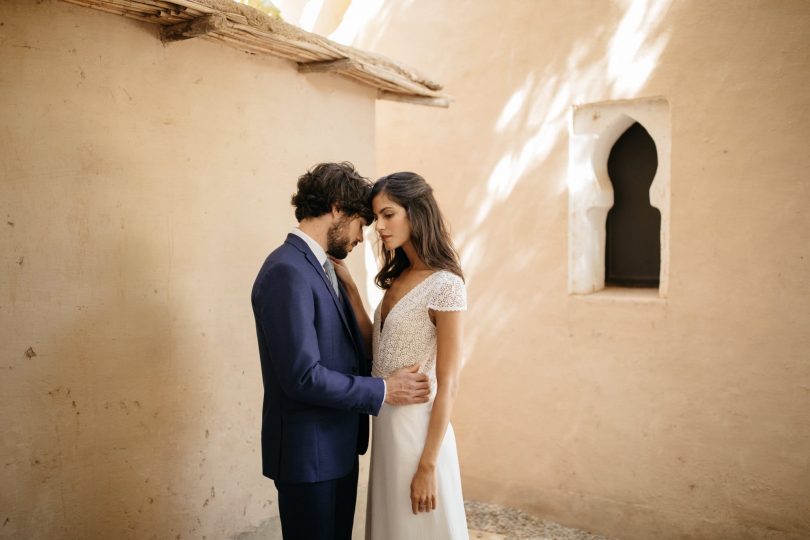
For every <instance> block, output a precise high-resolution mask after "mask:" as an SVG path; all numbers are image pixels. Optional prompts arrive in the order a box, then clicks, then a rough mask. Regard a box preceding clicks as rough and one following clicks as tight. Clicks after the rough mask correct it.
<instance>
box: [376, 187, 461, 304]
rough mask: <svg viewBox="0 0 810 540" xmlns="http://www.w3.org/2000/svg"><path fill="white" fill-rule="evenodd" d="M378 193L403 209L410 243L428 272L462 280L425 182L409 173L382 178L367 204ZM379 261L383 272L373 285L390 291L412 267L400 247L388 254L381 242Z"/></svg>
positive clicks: (453, 249)
mask: <svg viewBox="0 0 810 540" xmlns="http://www.w3.org/2000/svg"><path fill="white" fill-rule="evenodd" d="M381 193H385V194H386V195H387V196H388V198H390V199H391V200H392V201H394V202H395V203H397V204H399V205H400V206H402V207H404V208H405V212H406V213H407V216H408V220H409V221H410V224H411V243H412V244H413V247H414V248H415V249H416V254H417V255H418V256H419V258H420V259H422V262H424V263H425V264H426V265H427V266H429V267H430V268H435V269H436V270H447V271H449V272H452V273H454V274H456V275H457V276H458V277H460V278H461V279H464V274H463V273H462V271H461V265H460V264H459V260H458V253H457V252H456V249H455V248H454V247H453V242H452V240H451V239H450V234H449V233H448V232H447V227H445V225H444V218H443V217H442V213H441V211H440V210H439V205H438V204H436V199H435V198H434V197H433V188H431V187H430V186H429V185H428V183H427V182H426V181H425V179H424V178H422V177H421V176H419V175H418V174H416V173H412V172H397V173H394V174H389V175H388V176H383V177H382V178H380V179H379V180H377V181H376V182H375V183H374V187H373V188H372V189H371V196H370V198H369V204H370V203H371V201H372V200H374V197H376V196H377V195H379V194H381ZM380 259H381V260H382V268H381V269H380V271H379V272H378V273H377V276H376V277H375V278H374V282H375V283H376V284H377V286H378V287H381V288H383V289H388V288H389V287H391V284H392V283H393V281H394V279H396V278H397V277H398V276H399V275H400V274H401V273H402V271H403V270H405V268H407V267H408V266H410V264H411V262H410V261H409V260H408V256H407V255H405V251H404V250H403V249H402V248H401V247H398V248H396V249H395V250H393V251H389V250H386V249H385V246H384V244H383V243H382V242H380Z"/></svg>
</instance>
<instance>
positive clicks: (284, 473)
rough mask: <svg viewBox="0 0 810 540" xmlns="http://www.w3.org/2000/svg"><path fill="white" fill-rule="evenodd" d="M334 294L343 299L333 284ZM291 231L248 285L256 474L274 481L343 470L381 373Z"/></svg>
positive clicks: (377, 401)
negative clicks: (259, 392) (255, 352)
mask: <svg viewBox="0 0 810 540" xmlns="http://www.w3.org/2000/svg"><path fill="white" fill-rule="evenodd" d="M341 294H342V298H346V295H345V291H343V289H342V288H341ZM342 298H341V297H339V296H338V295H336V294H335V291H334V289H333V288H332V285H331V283H330V282H329V278H328V277H327V275H326V273H325V272H324V270H323V267H322V266H321V265H320V264H319V263H318V260H317V259H316V257H315V255H314V254H313V253H312V250H310V249H309V247H308V246H307V245H306V242H304V241H303V240H302V239H301V238H299V237H298V236H296V235H294V234H290V235H288V236H287V239H286V241H285V242H284V244H282V245H281V246H280V247H279V248H278V249H276V250H275V251H273V252H272V253H271V254H270V255H269V256H268V257H267V259H266V260H265V261H264V264H263V265H262V268H261V270H260V271H259V275H258V276H257V277H256V281H255V283H254V284H253V292H252V294H251V303H252V304H253V315H254V318H255V320H256V334H257V337H258V341H259V357H260V359H261V367H262V381H263V382H264V402H263V406H262V471H263V474H264V475H265V476H267V477H269V478H272V479H274V480H277V481H281V482H289V483H303V482H322V481H325V480H333V479H335V478H340V477H342V476H346V475H347V474H349V473H350V472H351V470H352V467H353V466H354V463H355V461H356V459H357V455H358V454H362V453H365V451H366V449H367V448H368V424H369V419H368V415H369V414H373V415H376V414H377V413H379V410H380V407H381V406H382V402H383V399H384V397H385V386H384V383H383V381H382V379H377V378H373V377H370V376H369V375H370V373H371V360H370V357H369V354H368V352H367V351H366V350H365V345H364V343H363V338H362V336H361V334H360V330H359V328H358V325H357V320H356V319H355V317H354V313H353V312H352V310H351V307H350V306H349V305H348V303H347V302H346V303H344V301H343V300H342Z"/></svg>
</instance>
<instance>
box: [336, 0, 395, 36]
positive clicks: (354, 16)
mask: <svg viewBox="0 0 810 540" xmlns="http://www.w3.org/2000/svg"><path fill="white" fill-rule="evenodd" d="M383 3H384V0H353V1H352V2H351V4H349V8H348V9H347V10H346V13H344V14H343V19H342V20H341V21H340V25H339V26H338V27H337V29H336V30H335V31H334V32H332V33H331V34H329V39H331V40H332V41H336V42H337V43H340V44H342V45H352V44H353V43H354V40H355V39H357V36H359V35H360V33H361V32H362V31H363V30H364V29H365V28H366V27H367V26H368V24H369V23H370V22H371V21H373V20H374V18H375V17H376V16H377V14H378V13H379V12H380V9H382V7H383Z"/></svg>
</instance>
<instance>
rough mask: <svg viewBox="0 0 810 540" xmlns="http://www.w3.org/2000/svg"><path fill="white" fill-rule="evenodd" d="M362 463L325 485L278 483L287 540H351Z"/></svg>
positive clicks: (319, 483)
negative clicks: (358, 478)
mask: <svg viewBox="0 0 810 540" xmlns="http://www.w3.org/2000/svg"><path fill="white" fill-rule="evenodd" d="M358 471H359V464H358V461H357V460H356V459H355V462H354V468H353V469H352V472H350V473H349V474H348V475H346V476H344V477H342V478H336V479H334V480H327V481H325V482H312V483H304V484H289V483H285V482H279V481H277V480H276V481H275V484H276V489H277V490H278V511H279V516H280V517H281V533H282V536H283V538H284V540H351V538H352V525H353V523H354V507H355V503H356V501H357V477H358Z"/></svg>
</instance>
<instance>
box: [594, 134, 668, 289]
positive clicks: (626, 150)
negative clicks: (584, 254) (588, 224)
mask: <svg viewBox="0 0 810 540" xmlns="http://www.w3.org/2000/svg"><path fill="white" fill-rule="evenodd" d="M607 168H608V176H610V181H611V183H612V184H613V207H612V208H611V209H610V211H609V212H608V215H607V225H606V241H605V283H606V284H608V285H619V286H623V287H658V281H659V276H660V273H661V213H660V212H659V211H658V209H657V208H654V207H653V206H652V205H651V204H650V185H651V184H652V181H653V178H654V177H655V172H656V170H657V169H658V154H657V152H656V149H655V142H654V141H653V139H652V137H650V134H649V133H647V130H646V129H644V127H643V126H642V125H641V124H639V123H638V122H636V123H635V124H633V125H632V126H630V127H629V128H627V131H625V132H624V133H623V134H622V136H621V137H619V139H618V140H617V141H616V143H615V144H614V145H613V148H612V149H611V151H610V156H609V157H608V167H607Z"/></svg>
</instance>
